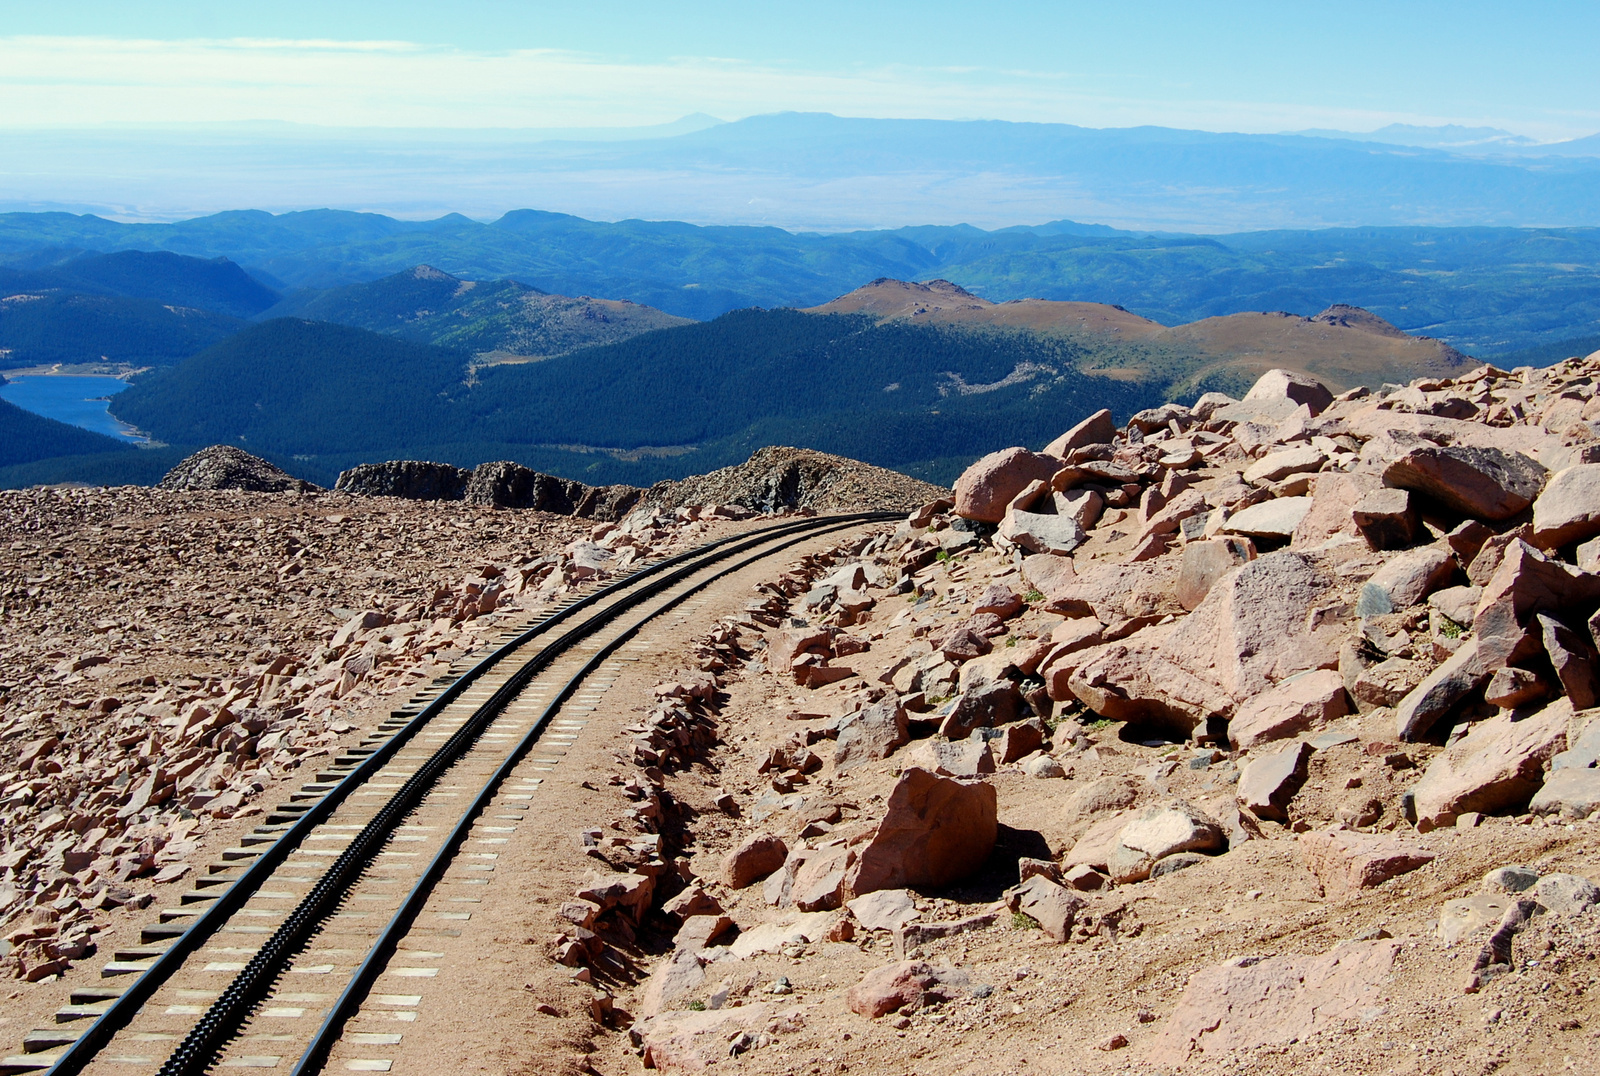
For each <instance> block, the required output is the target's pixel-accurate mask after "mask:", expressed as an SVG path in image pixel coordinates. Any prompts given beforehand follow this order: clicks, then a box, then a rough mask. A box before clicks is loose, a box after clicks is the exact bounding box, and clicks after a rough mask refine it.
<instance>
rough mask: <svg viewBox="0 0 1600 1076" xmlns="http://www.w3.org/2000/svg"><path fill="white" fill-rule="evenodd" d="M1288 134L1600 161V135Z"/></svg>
mask: <svg viewBox="0 0 1600 1076" xmlns="http://www.w3.org/2000/svg"><path fill="white" fill-rule="evenodd" d="M1288 133H1289V134H1293V135H1299V136H1301V137H1304V138H1334V139H1340V140H1343V141H1349V142H1375V143H1378V144H1380V145H1389V146H1418V147H1423V148H1426V149H1437V150H1445V151H1447V152H1450V153H1457V154H1464V155H1472V156H1489V155H1497V154H1505V155H1515V156H1523V157H1600V134H1595V135H1589V136H1587V137H1584V138H1572V139H1565V140H1562V141H1558V142H1539V141H1536V140H1535V139H1532V138H1529V137H1527V136H1526V135H1518V134H1512V133H1511V132H1510V131H1503V130H1501V129H1500V128H1498V127H1463V126H1461V125H1460V124H1455V123H1447V124H1443V125H1441V126H1437V127H1418V126H1415V125H1413V124H1409V123H1391V124H1389V125H1388V126H1387V127H1380V128H1378V129H1377V130H1376V131H1335V130H1328V129H1325V128H1310V129H1308V130H1304V131H1290V132H1288Z"/></svg>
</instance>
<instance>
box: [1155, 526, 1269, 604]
mask: <svg viewBox="0 0 1600 1076" xmlns="http://www.w3.org/2000/svg"><path fill="white" fill-rule="evenodd" d="M1255 555H1256V547H1255V545H1254V544H1253V543H1252V542H1251V541H1250V539H1248V538H1238V537H1232V538H1210V539H1205V540H1202V541H1198V542H1189V543H1187V544H1185V545H1184V547H1183V558H1182V563H1181V566H1180V567H1179V569H1178V583H1177V586H1176V587H1175V588H1174V593H1175V594H1176V595H1177V598H1178V603H1179V604H1180V605H1182V606H1183V607H1184V608H1185V609H1188V610H1190V611H1191V612H1192V611H1193V610H1194V609H1195V608H1196V607H1197V606H1198V605H1199V604H1200V603H1201V602H1202V601H1204V600H1205V596H1206V594H1207V593H1208V592H1210V590H1211V584H1212V583H1215V582H1216V581H1217V580H1218V579H1220V578H1222V576H1223V575H1225V574H1227V573H1228V572H1230V571H1232V570H1233V569H1234V568H1237V567H1239V565H1241V564H1247V563H1249V562H1250V561H1251V560H1253V559H1255Z"/></svg>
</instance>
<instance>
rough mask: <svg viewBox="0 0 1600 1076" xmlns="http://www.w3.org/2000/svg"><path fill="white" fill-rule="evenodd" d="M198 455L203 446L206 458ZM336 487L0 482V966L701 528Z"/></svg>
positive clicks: (60, 963) (185, 868) (75, 929)
mask: <svg viewBox="0 0 1600 1076" xmlns="http://www.w3.org/2000/svg"><path fill="white" fill-rule="evenodd" d="M211 455H212V456H213V457H215V456H218V455H219V454H218V453H211ZM698 514H699V512H698V511H694V512H690V511H685V512H683V513H681V514H669V515H663V514H661V513H644V512H640V513H635V515H633V516H631V517H629V519H627V520H626V521H624V522H623V523H621V524H616V525H614V524H602V525H601V526H600V527H599V528H598V529H581V527H580V525H579V524H576V523H574V522H573V521H571V520H568V519H563V518H561V517H557V516H550V515H545V514H541V513H505V512H495V511H492V510H486V509H478V508H463V507H462V506H461V505H459V504H456V505H448V506H444V505H430V504H419V503H415V502H407V501H400V500H395V499H389V500H384V501H370V500H355V499H352V498H350V497H347V496H345V495H343V494H328V493H312V494H307V493H284V494H276V495H274V494H263V493H248V492H232V491H222V492H206V491H199V490H196V489H193V488H184V489H182V490H177V491H174V490H167V489H140V488H135V487H128V488H122V489H79V490H31V491H22V492H7V493H0V624H3V625H4V627H3V630H0V668H3V670H4V672H3V681H0V800H3V802H4V805H5V810H4V812H0V932H3V934H4V938H5V942H4V944H3V945H0V949H3V950H4V951H3V952H0V969H3V970H4V971H5V972H6V973H7V974H10V975H14V976H20V977H24V978H27V979H30V980H38V979H41V978H44V977H47V976H50V975H53V974H55V973H57V972H59V971H61V970H63V969H64V968H65V967H66V966H67V964H68V962H70V961H72V960H74V959H76V958H78V957H80V956H83V955H85V954H86V953H88V952H91V951H92V950H93V935H94V933H95V932H96V931H97V929H98V928H99V927H100V925H101V924H103V923H104V922H105V917H106V913H107V912H109V911H110V910H111V909H114V908H117V907H119V906H123V905H132V906H135V907H142V906H143V905H144V904H145V903H148V902H149V900H150V899H151V886H152V884H164V883H168V882H172V881H176V880H178V879H179V878H182V877H183V876H184V875H185V874H187V873H188V872H189V871H190V869H191V866H192V864H191V861H190V857H191V855H192V854H193V853H194V852H195V851H196V849H197V847H198V844H197V842H198V840H199V838H201V837H202V836H204V835H205V834H206V832H207V831H208V830H209V829H210V828H211V827H212V825H213V823H214V822H215V821H217V820H221V819H227V818H231V817H236V816H239V815H243V814H251V813H255V812H257V811H259V810H260V809H261V808H260V806H259V805H258V804H257V803H256V799H257V797H258V794H259V793H261V792H262V791H263V790H264V789H265V788H267V787H268V786H271V785H273V784H275V783H276V782H278V781H280V780H281V779H283V778H285V777H286V776H287V775H289V774H292V773H293V772H294V771H295V770H296V769H298V768H300V767H302V766H304V765H306V764H307V763H308V761H311V760H314V759H316V758H319V757H322V756H325V755H328V754H330V753H331V751H332V749H333V746H334V745H335V743H336V742H337V741H338V740H339V738H340V736H341V735H343V734H345V733H348V732H351V731H353V730H354V729H355V728H356V725H355V724H354V723H352V722H351V721H350V718H351V717H352V716H354V715H356V714H358V713H359V712H360V711H362V710H363V709H365V708H367V707H369V706H370V705H372V704H373V703H374V702H375V701H376V700H378V699H381V698H384V697H386V696H389V695H391V694H394V693H395V692H398V691H402V690H405V689H407V688H411V687H415V686H418V685H420V684H421V683H422V682H424V681H425V680H427V679H429V678H431V677H433V676H436V675H438V674H439V673H441V672H442V671H444V670H445V669H446V668H447V662H448V661H449V660H450V659H453V658H455V657H458V656H460V655H463V654H465V653H469V652H471V651H474V650H476V649H477V648H478V647H479V646H480V642H479V632H480V630H487V629H488V627H489V625H490V624H491V623H492V622H494V621H495V620H496V619H497V618H498V617H499V616H504V615H511V614H514V613H515V612H516V611H518V610H521V609H527V608H530V607H532V606H533V605H535V604H537V603H539V602H541V601H542V600H544V599H546V598H549V597H552V596H555V595H558V594H560V593H563V592H564V591H566V590H567V589H568V588H570V587H571V586H573V585H575V584H577V583H579V582H582V581H584V580H589V579H593V578H596V577H597V576H601V575H604V574H607V573H611V572H617V571H621V570H624V569H625V568H626V567H627V566H628V565H629V564H631V563H633V562H634V561H635V560H636V559H638V558H640V557H644V556H653V555H657V554H660V553H663V552H665V551H667V550H669V549H676V548H679V543H681V542H693V541H695V540H697V539H698V536H699V533H700V531H701V526H700V525H699V524H696V523H694V522H692V521H691V519H690V517H691V516H697V515H698Z"/></svg>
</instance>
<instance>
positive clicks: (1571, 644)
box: [1535, 613, 1600, 710]
mask: <svg viewBox="0 0 1600 1076" xmlns="http://www.w3.org/2000/svg"><path fill="white" fill-rule="evenodd" d="M1535 620H1536V621H1537V622H1538V626H1539V634H1540V637H1541V639H1542V641H1543V642H1544V652H1545V654H1546V655H1548V656H1549V658H1550V665H1551V667H1553V668H1554V669H1555V671H1556V677H1557V678H1558V679H1559V680H1560V681H1561V687H1562V689H1563V690H1564V691H1565V692H1566V695H1567V699H1568V701H1570V702H1571V703H1572V708H1573V709H1574V710H1587V709H1589V708H1590V707H1591V706H1594V705H1596V704H1597V703H1600V654H1597V653H1596V652H1595V648H1594V645H1593V644H1592V643H1590V642H1589V640H1588V639H1585V638H1584V637H1583V636H1582V635H1580V634H1579V633H1578V632H1576V631H1573V630H1572V629H1571V628H1569V627H1567V626H1566V625H1565V624H1563V623H1562V622H1561V621H1559V620H1557V619H1556V618H1555V617H1553V616H1550V615H1549V614H1548V613H1539V614H1538V615H1537V616H1536V617H1535Z"/></svg>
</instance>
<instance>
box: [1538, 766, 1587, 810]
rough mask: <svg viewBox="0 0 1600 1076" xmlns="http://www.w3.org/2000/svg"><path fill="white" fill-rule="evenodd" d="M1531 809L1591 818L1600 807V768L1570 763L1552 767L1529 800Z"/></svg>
mask: <svg viewBox="0 0 1600 1076" xmlns="http://www.w3.org/2000/svg"><path fill="white" fill-rule="evenodd" d="M1528 810H1529V812H1530V813H1532V814H1541V815H1543V814H1556V815H1561V816H1562V817H1563V818H1588V817H1589V816H1590V815H1592V814H1594V813H1595V811H1597V810H1600V770H1591V769H1578V768H1576V767H1573V766H1569V767H1567V768H1565V769H1560V770H1552V771H1550V776H1549V777H1548V778H1546V779H1545V782H1544V784H1543V785H1542V786H1541V787H1540V788H1539V791H1538V792H1535V793H1534V794H1533V799H1532V800H1530V801H1529V802H1528Z"/></svg>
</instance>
